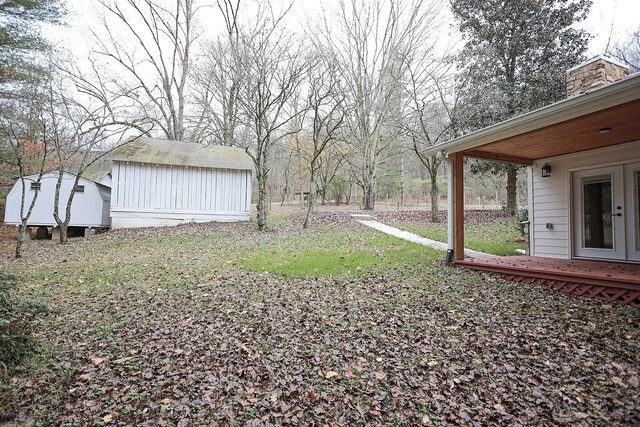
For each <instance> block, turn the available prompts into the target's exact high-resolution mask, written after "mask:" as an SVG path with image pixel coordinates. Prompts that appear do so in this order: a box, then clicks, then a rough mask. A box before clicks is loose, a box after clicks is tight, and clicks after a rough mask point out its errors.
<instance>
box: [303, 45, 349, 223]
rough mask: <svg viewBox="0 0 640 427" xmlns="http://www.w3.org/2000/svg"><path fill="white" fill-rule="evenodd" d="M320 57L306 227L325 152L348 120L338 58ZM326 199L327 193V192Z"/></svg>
mask: <svg viewBox="0 0 640 427" xmlns="http://www.w3.org/2000/svg"><path fill="white" fill-rule="evenodd" d="M319 53H320V56H319V60H318V61H312V62H314V66H313V67H310V68H309V71H308V78H307V84H308V86H309V89H308V95H307V108H308V110H309V115H310V117H309V118H310V120H311V138H310V139H311V150H310V153H309V158H308V163H309V200H308V204H307V214H306V216H305V219H304V223H303V227H304V228H309V226H310V225H311V220H312V216H313V208H314V205H315V202H316V199H317V197H318V185H317V178H318V173H319V170H320V167H321V165H322V162H321V161H322V159H321V156H322V155H323V154H324V152H325V150H326V148H327V147H328V146H330V145H331V144H332V143H333V142H335V141H336V140H337V138H338V137H339V134H340V131H341V129H342V125H343V123H344V120H345V113H344V92H343V90H342V88H341V87H340V77H339V75H338V68H337V64H336V62H335V61H334V60H333V58H331V57H330V56H327V55H322V53H321V52H319ZM323 199H324V196H323Z"/></svg>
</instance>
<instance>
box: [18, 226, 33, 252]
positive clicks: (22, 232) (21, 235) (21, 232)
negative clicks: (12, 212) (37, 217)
mask: <svg viewBox="0 0 640 427" xmlns="http://www.w3.org/2000/svg"><path fill="white" fill-rule="evenodd" d="M29 232H31V231H30V230H29V227H27V222H26V221H23V222H22V223H21V224H20V228H19V229H18V241H17V242H16V258H22V244H23V243H24V241H25V238H24V236H25V234H26V233H29Z"/></svg>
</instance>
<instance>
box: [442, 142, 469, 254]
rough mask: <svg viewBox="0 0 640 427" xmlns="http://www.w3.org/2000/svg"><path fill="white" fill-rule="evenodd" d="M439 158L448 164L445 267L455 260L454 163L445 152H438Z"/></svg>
mask: <svg viewBox="0 0 640 427" xmlns="http://www.w3.org/2000/svg"><path fill="white" fill-rule="evenodd" d="M437 156H438V157H440V159H442V161H444V162H445V163H446V164H447V255H446V257H445V259H444V265H451V260H452V259H453V162H451V159H449V157H447V155H446V154H445V153H444V152H443V151H438V152H437ZM463 250H464V249H463Z"/></svg>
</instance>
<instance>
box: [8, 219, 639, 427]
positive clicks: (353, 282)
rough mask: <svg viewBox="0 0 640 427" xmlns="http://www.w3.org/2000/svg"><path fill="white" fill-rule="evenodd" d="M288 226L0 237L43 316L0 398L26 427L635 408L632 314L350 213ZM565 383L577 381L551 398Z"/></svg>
mask: <svg viewBox="0 0 640 427" xmlns="http://www.w3.org/2000/svg"><path fill="white" fill-rule="evenodd" d="M299 222H300V221H299V219H298V218H295V219H294V220H292V219H291V218H286V217H285V218H280V219H279V220H278V221H274V222H273V223H272V224H275V226H274V227H273V229H272V230H271V231H268V232H258V231H256V227H255V224H246V223H245V224H210V225H208V224H201V225H184V226H180V227H176V228H168V229H157V230H137V231H126V230H118V231H115V232H110V233H107V234H105V235H100V236H95V237H93V238H90V239H72V240H71V241H70V243H69V244H68V245H65V246H60V245H58V244H55V243H52V242H42V241H36V242H29V243H27V244H26V245H25V258H24V259H22V260H18V261H14V260H10V259H9V258H8V257H9V256H10V252H11V248H8V249H7V248H5V249H3V250H4V251H5V253H3V254H2V255H3V256H4V257H5V258H4V259H5V260H7V261H6V265H3V267H2V268H3V269H6V270H8V271H11V272H13V273H16V274H19V275H21V276H23V277H24V278H25V282H24V286H21V288H20V289H19V292H20V294H21V296H23V297H37V298H41V299H43V300H44V301H46V302H48V303H50V304H51V305H52V306H53V308H54V309H55V312H53V313H52V314H51V315H48V316H47V317H45V318H42V319H39V320H38V326H39V328H38V338H39V339H40V340H41V343H42V345H41V347H40V352H39V353H38V354H37V355H35V356H34V357H33V358H31V359H30V360H27V361H25V362H24V365H22V366H21V367H18V368H17V369H15V370H14V371H13V372H12V373H11V375H12V377H0V383H2V382H3V381H4V383H3V384H5V385H3V386H0V412H3V410H4V411H5V412H4V413H7V414H10V415H11V416H13V415H15V416H16V419H15V420H14V422H15V424H16V425H21V423H25V424H28V423H31V424H32V425H43V426H44V425H69V426H70V425H113V424H114V423H118V424H122V425H188V424H187V423H186V422H185V421H184V420H185V419H187V420H189V423H190V424H191V425H208V424H212V423H213V424H216V423H219V424H223V425H245V424H252V423H253V424H258V423H266V422H269V423H271V424H278V423H283V421H285V420H286V421H287V422H288V423H289V424H323V423H324V424H338V423H341V424H346V425H419V424H421V423H423V422H424V421H423V420H424V419H425V418H424V417H425V416H427V417H428V418H429V419H430V420H431V421H432V423H433V424H434V425H439V424H443V423H447V424H452V425H456V424H462V423H463V420H461V419H460V418H457V417H458V414H459V413H460V407H461V405H464V411H465V412H467V413H468V414H469V416H470V417H471V418H473V419H476V420H478V423H480V424H483V425H491V424H506V423H509V422H515V421H516V420H517V421H518V422H519V423H520V424H523V425H528V424H540V423H542V424H549V425H552V424H554V422H555V423H560V422H563V423H565V424H572V423H573V424H580V420H581V419H582V418H580V419H578V418H572V417H573V413H574V412H575V411H580V414H582V412H585V413H588V416H590V417H591V416H592V414H591V412H588V411H589V409H588V408H587V409H585V405H583V404H582V403H581V402H590V403H591V404H592V405H593V406H594V407H597V408H601V409H599V410H598V411H594V415H593V417H594V418H590V419H589V420H588V421H591V422H593V423H596V424H597V422H598V421H597V419H596V418H595V416H599V414H600V413H603V414H604V415H605V416H607V417H609V418H608V420H609V421H610V422H611V424H616V423H617V424H623V420H624V419H625V418H624V417H631V416H632V415H630V414H634V413H635V410H636V407H635V406H634V405H635V403H634V402H635V395H636V392H637V390H635V389H634V388H633V387H632V385H633V384H635V381H636V377H635V376H636V375H637V374H636V372H637V369H635V367H636V366H638V352H637V345H636V343H637V342H638V338H639V336H640V335H639V334H640V330H639V329H638V327H637V325H638V324H640V323H639V322H638V314H637V310H635V311H634V310H633V309H625V308H624V307H617V306H608V307H607V306H605V305H603V303H601V302H599V301H595V300H587V299H578V298H570V297H567V296H565V295H564V294H555V293H553V292H551V291H549V290H548V289H546V288H544V287H541V286H533V285H532V286H522V285H516V284H511V283H508V282H504V281H502V280H499V279H495V278H493V277H489V276H485V275H483V274H479V273H475V272H470V271H466V270H463V269H456V268H450V267H445V266H442V263H441V261H440V260H441V255H442V254H441V253H439V252H437V251H434V250H431V249H428V248H425V247H422V246H419V245H416V244H412V243H409V242H405V241H402V240H399V239H396V238H394V237H390V236H386V235H383V234H381V233H379V232H376V231H375V230H371V229H368V228H365V227H360V226H359V225H357V224H356V225H352V224H350V225H347V226H336V225H326V226H316V227H313V228H312V229H310V230H301V229H300V227H299ZM502 225H503V226H504V227H506V226H507V225H508V224H507V223H506V222H505V223H504V224H502ZM499 226H500V224H498V225H495V224H494V223H493V222H492V223H491V224H489V225H488V226H487V229H488V230H490V231H489V233H498V231H497V228H498V227H499ZM493 227H496V229H495V230H494V228H493ZM438 230H440V232H441V233H443V231H442V230H443V229H442V227H440V228H439V229H436V231H438ZM514 231H515V230H514ZM505 234H506V233H505ZM265 272H266V273H265ZM595 325H598V327H597V328H596V326H595ZM567 337H570V339H568V338H567ZM543 346H544V348H543ZM585 348H588V349H589V351H588V352H586V353H584V349H585ZM581 352H582V353H581ZM576 354H580V355H581V358H580V360H577V359H576ZM605 362H606V363H607V364H609V362H611V364H609V365H606V366H608V368H607V369H603V366H605V365H604V363H605ZM576 366H577V367H576ZM559 367H561V368H562V369H558V368H559ZM574 367H576V368H575V369H579V377H571V378H568V377H567V376H568V375H573V374H572V373H570V372H573V371H572V370H573V369H574ZM614 368H615V369H617V370H618V371H616V372H615V377H614V376H613V375H612V374H611V371H612V370H613V369H614ZM559 372H561V373H559ZM582 378H588V381H589V384H593V387H592V389H593V390H595V391H591V390H592V389H587V388H581V389H576V390H574V392H573V393H574V394H576V395H579V396H580V399H581V400H580V402H578V401H577V400H571V401H567V400H566V392H565V391H564V389H563V387H564V386H565V385H566V384H567V383H578V382H580V381H583V380H582ZM612 378H613V380H612ZM5 380H6V381H5ZM620 381H622V383H623V384H629V386H628V387H620V386H619V385H618V384H617V383H620ZM616 382H617V383H616ZM424 384H428V388H425V387H424ZM595 386H597V387H598V389H597V390H596V388H595ZM532 387H539V388H540V390H535V393H536V401H535V403H534V402H533V401H532V400H530V399H529V396H530V395H531V388H532ZM478 390H482V393H478ZM611 401H615V402H619V404H618V403H617V404H616V406H615V408H614V407H611V406H607V405H608V402H611ZM497 402H503V405H504V406H506V410H507V411H508V412H509V413H510V416H511V415H512V418H509V419H507V418H504V419H503V418H500V417H498V415H497V414H496V410H495V405H496V403H497ZM504 402H509V404H506V403H504ZM5 408H6V409H5ZM555 408H560V409H555ZM565 408H566V411H565ZM596 412H597V413H596ZM551 414H552V415H553V416H554V417H555V416H558V417H559V418H551ZM580 416H581V417H582V416H583V415H580ZM626 419H627V420H630V419H632V418H626ZM557 420H560V421H557Z"/></svg>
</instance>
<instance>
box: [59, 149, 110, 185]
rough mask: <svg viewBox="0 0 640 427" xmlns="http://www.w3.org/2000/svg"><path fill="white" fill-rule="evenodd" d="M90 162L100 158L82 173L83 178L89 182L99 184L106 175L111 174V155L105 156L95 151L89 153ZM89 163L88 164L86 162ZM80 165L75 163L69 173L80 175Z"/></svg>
mask: <svg viewBox="0 0 640 427" xmlns="http://www.w3.org/2000/svg"><path fill="white" fill-rule="evenodd" d="M88 156H89V159H88V161H91V160H93V159H96V158H98V160H95V161H94V162H93V163H92V164H91V165H89V166H87V167H86V168H85V169H84V171H82V175H81V176H82V177H83V178H85V179H88V180H89V181H94V182H99V181H100V180H101V179H102V178H103V177H104V176H105V175H107V174H109V173H111V164H112V161H111V158H112V155H111V153H107V154H105V153H104V152H102V151H93V152H91V153H89V155H88ZM85 163H88V162H85ZM78 167H79V164H78V163H75V164H73V165H72V166H70V167H69V168H68V169H67V171H68V172H70V173H73V174H77V173H78Z"/></svg>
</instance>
